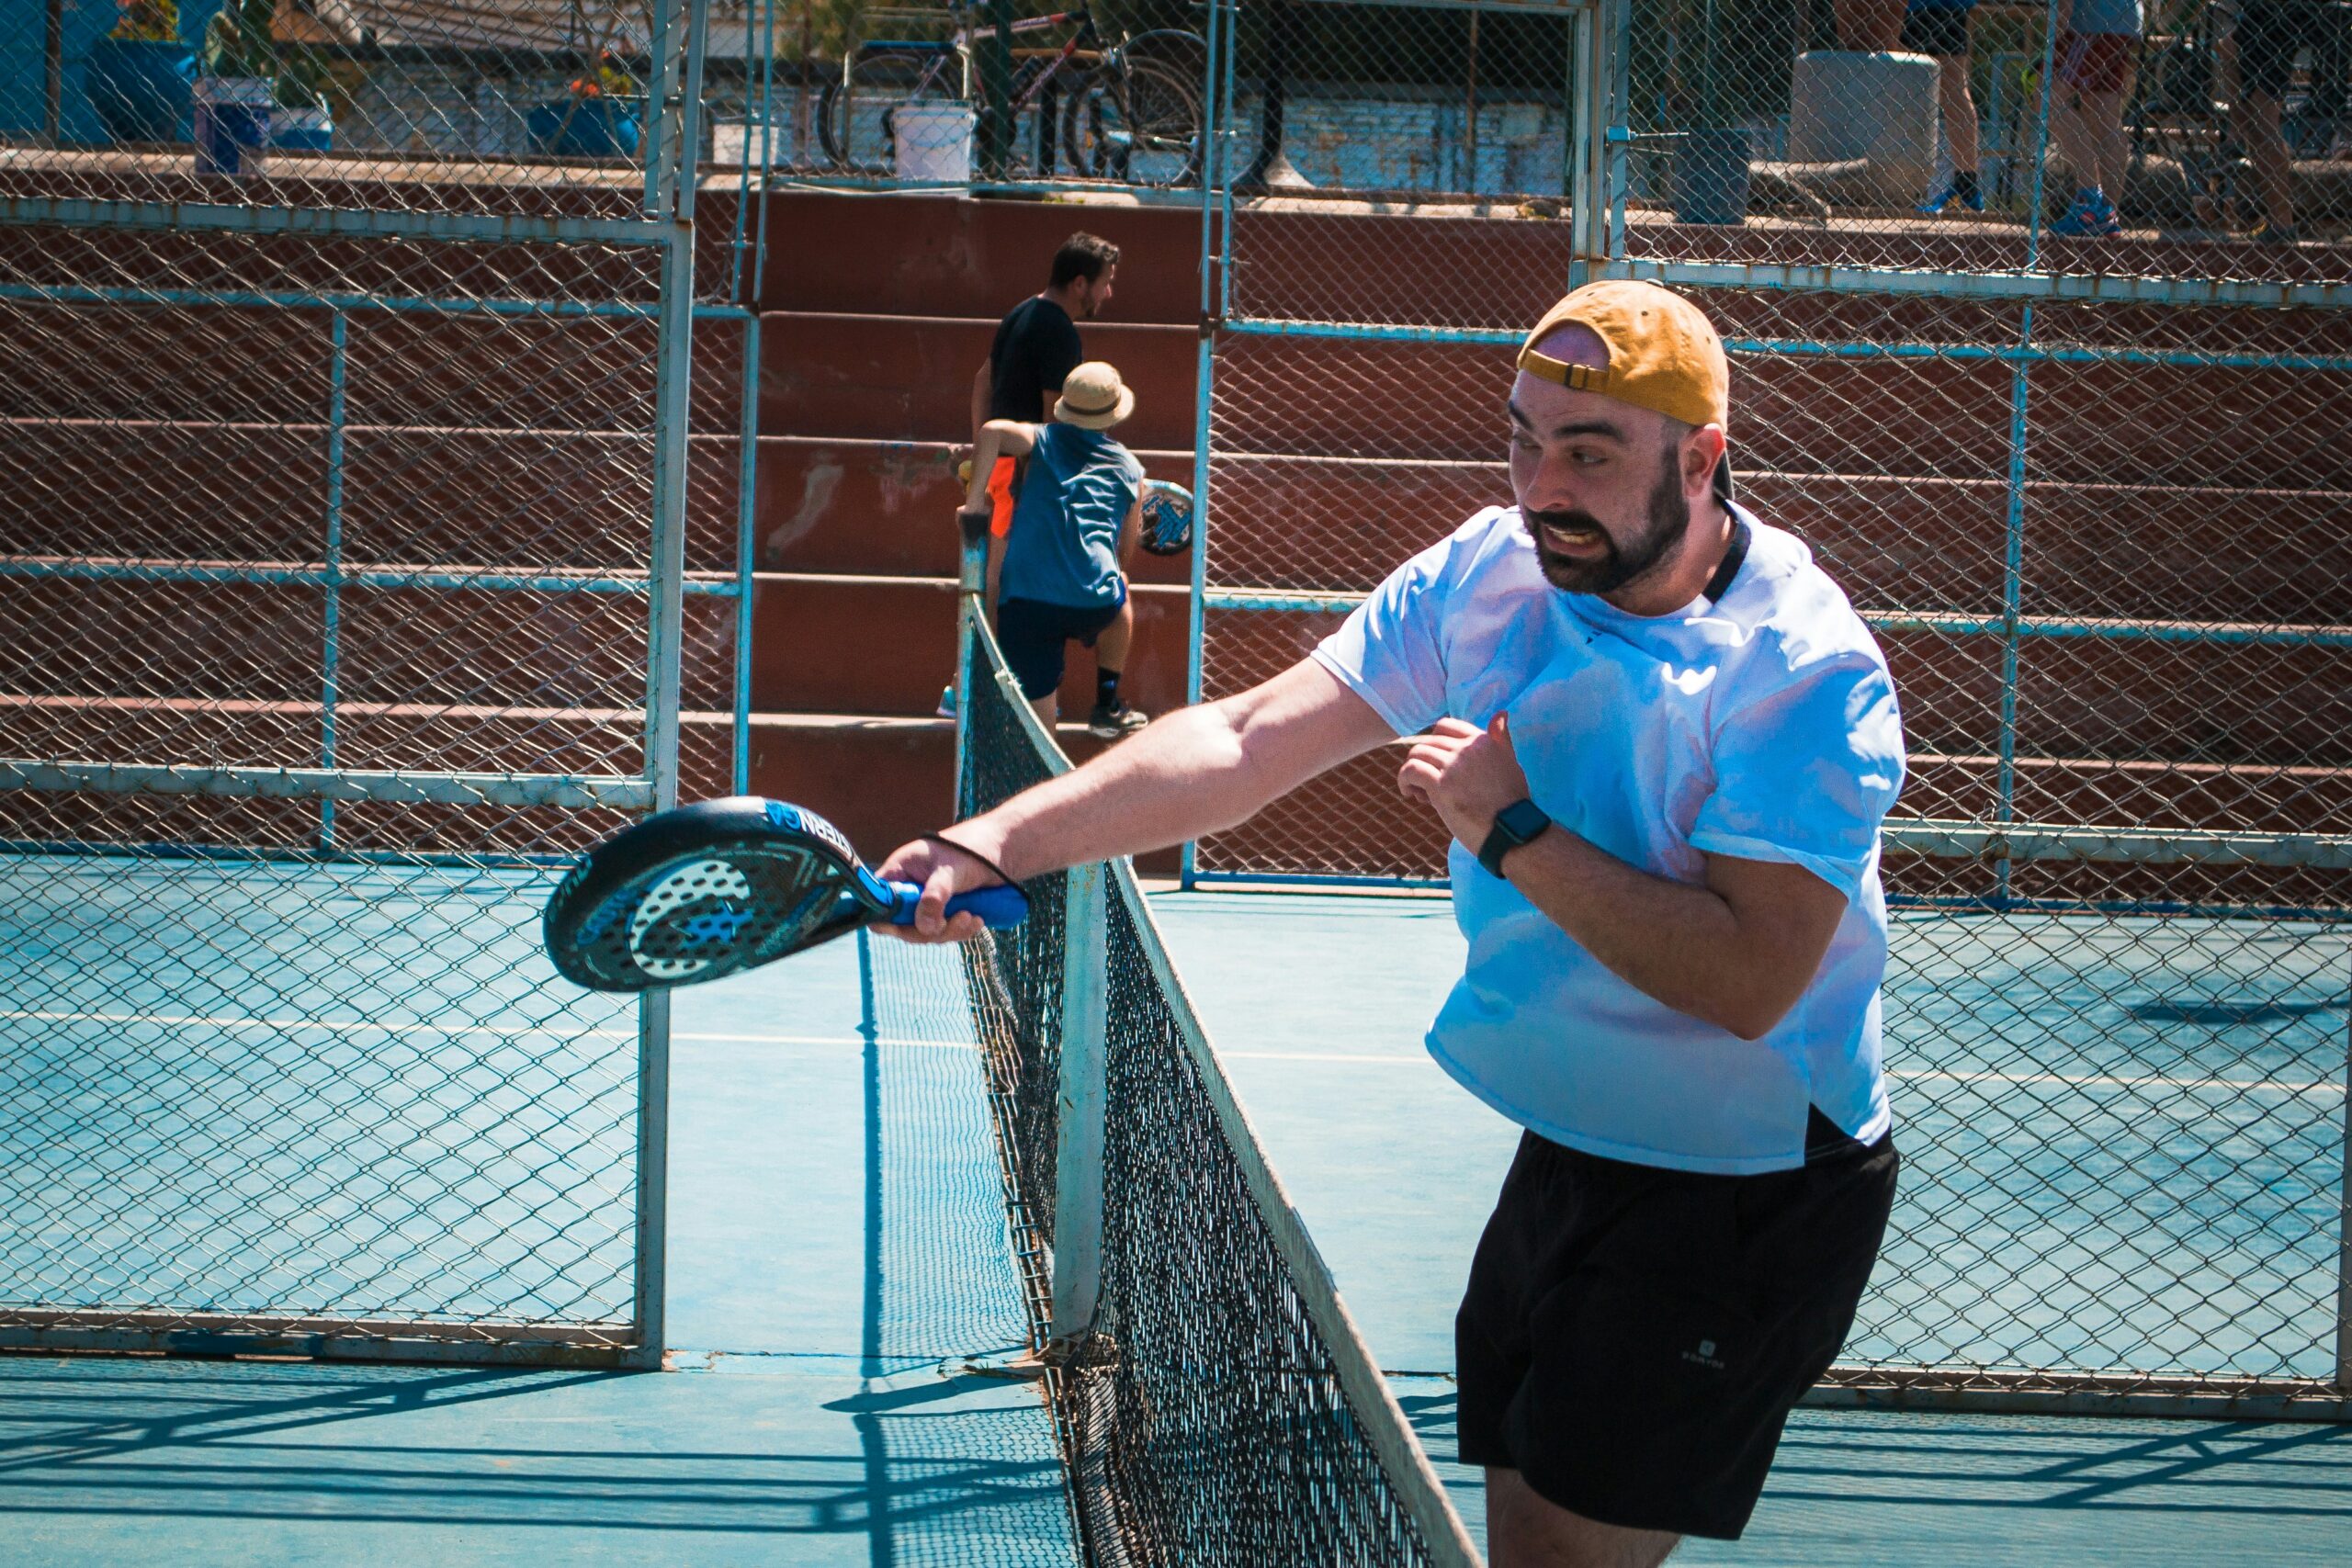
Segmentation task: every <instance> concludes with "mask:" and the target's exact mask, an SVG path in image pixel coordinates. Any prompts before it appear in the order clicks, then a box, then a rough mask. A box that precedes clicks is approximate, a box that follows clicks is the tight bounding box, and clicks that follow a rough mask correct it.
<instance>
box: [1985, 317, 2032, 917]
mask: <svg viewBox="0 0 2352 1568" xmlns="http://www.w3.org/2000/svg"><path fill="white" fill-rule="evenodd" d="M2032 340H2033V307H2032V306H2030V305H2027V306H2024V307H2022V308H2021V309H2020V311H2019V324H2018V346H2019V347H2020V348H2023V347H2027V346H2030V344H2031V343H2032ZM2031 370H2032V367H2031V365H2030V363H2029V362H2028V361H2027V360H2026V359H2025V358H2024V357H2023V356H2019V357H2018V360H2017V361H2016V362H2015V363H2014V364H2012V365H2011V366H2010V367H2009V471H2008V493H2007V508H2006V511H2005V513H2004V519H2005V520H2004V522H2003V525H2002V529H2001V540H2002V544H2001V713H2000V721H1999V722H2000V733H1999V736H1998V738H1997V740H1996V747H1995V758H1996V761H1995V764H1994V766H1995V770H1996V772H1995V777H1994V796H1995V805H1994V811H1995V819H1996V821H1998V822H1999V823H2000V824H2001V825H2002V826H2003V827H2007V826H2008V825H2009V824H2010V823H2012V822H2015V821H2016V820H2017V773H2018V616H2019V615H2021V614H2022V612H2023V610H2024V607H2025V473H2026V460H2025V449H2026V441H2027V438H2028V431H2029V428H2030V426H2029V423H2028V413H2029V409H2028V402H2027V399H2028V394H2029V392H2030V373H2031ZM2009 870H2010V864H2009V857H2008V856H2007V854H2004V855H2002V856H2000V857H1999V858H1998V859H1997V860H1996V861H1995V862H1994V863H1993V878H1994V886H1993V893H1994V897H1995V898H1996V900H1997V901H1999V902H2000V903H2002V904H2005V905H2006V904H2007V900H2008V897H2009Z"/></svg>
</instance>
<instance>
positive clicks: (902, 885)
mask: <svg viewBox="0 0 2352 1568" xmlns="http://www.w3.org/2000/svg"><path fill="white" fill-rule="evenodd" d="M882 886H885V887H887V888H888V889H889V890H890V923H891V924H892V925H894V926H910V925H913V924H914V923H915V905H916V903H917V902H918V901H919V900H920V899H921V898H922V888H920V887H918V886H915V885H914V884H913V883H911V882H886V883H884V884H883V885H882ZM967 911H968V912H970V913H972V914H975V915H978V916H979V917H980V923H981V924H982V925H986V926H1017V925H1019V924H1020V923H1021V922H1022V921H1023V920H1025V919H1028V918H1029V898H1028V896H1027V895H1026V894H1024V893H1023V892H1022V891H1021V889H1020V888H1018V887H1015V886H1012V885H1010V884H1001V885H999V886H995V887H983V888H981V889H980V890H979V891H978V892H977V893H958V894H957V895H956V897H953V898H950V899H949V900H947V912H948V913H949V914H951V915H961V914H964V913H966V912H967Z"/></svg>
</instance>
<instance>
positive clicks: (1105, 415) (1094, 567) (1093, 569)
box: [964, 360, 1146, 740]
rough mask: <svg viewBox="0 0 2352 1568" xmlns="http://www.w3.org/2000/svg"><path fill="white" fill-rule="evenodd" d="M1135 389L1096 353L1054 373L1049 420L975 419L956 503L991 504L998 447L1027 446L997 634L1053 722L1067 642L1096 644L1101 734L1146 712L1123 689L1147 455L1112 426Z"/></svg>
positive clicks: (1133, 723)
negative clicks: (1130, 569)
mask: <svg viewBox="0 0 2352 1568" xmlns="http://www.w3.org/2000/svg"><path fill="white" fill-rule="evenodd" d="M1135 406H1136V395H1135V391H1134V389H1132V388H1129V387H1128V386H1126V385H1125V383H1124V382H1122V381H1121V380H1120V378H1119V373H1118V371H1117V370H1116V369H1114V368H1113V367H1111V366H1109V365H1105V364H1103V362H1102V361H1100V360H1094V361H1090V362H1089V363H1087V364H1084V365H1081V366H1080V367H1078V368H1077V369H1075V370H1072V371H1071V372H1070V373H1069V377H1068V378H1067V379H1065V380H1064V382H1063V383H1062V393H1061V397H1060V398H1059V399H1058V400H1057V401H1056V402H1055V404H1054V419H1053V423H1050V424H1024V423H1021V422H1020V421H1018V420H1009V419H992V420H990V421H989V422H988V423H986V424H984V425H982V426H981V427H980V441H979V446H978V448H977V449H976V451H975V452H974V454H973V461H972V479H971V481H970V484H969V486H968V487H967V494H966V496H965V502H964V513H966V514H967V515H968V514H972V513H982V512H985V511H987V510H988V506H989V498H988V488H987V483H986V480H985V476H986V475H987V474H988V473H989V469H990V468H991V466H992V465H993V464H994V462H995V460H996V458H997V457H1027V458H1029V459H1030V462H1029V467H1028V472H1027V474H1026V476H1025V477H1024V478H1023V481H1022V485H1021V492H1020V494H1019V496H1018V497H1017V498H1016V499H1015V501H1014V502H1013V508H1012V528H1011V530H1010V532H1009V534H1008V536H1007V537H1006V539H1005V547H1004V570H1003V573H1002V576H1001V593H1000V597H999V599H998V602H997V611H996V635H997V642H998V644H999V646H1000V647H1001V648H1002V649H1004V661H1005V663H1006V664H1007V665H1008V666H1009V667H1010V668H1011V669H1012V673H1013V675H1014V677H1015V678H1016V679H1018V680H1019V681H1020V682H1021V694H1022V695H1023V696H1024V697H1026V698H1028V699H1029V705H1030V706H1031V707H1033V708H1035V710H1036V712H1037V716H1038V717H1039V718H1040V719H1042V720H1043V721H1045V723H1046V724H1047V725H1051V724H1052V723H1053V722H1054V720H1055V718H1056V716H1057V714H1058V713H1059V704H1058V703H1057V700H1056V697H1055V693H1056V692H1057V691H1058V690H1059V689H1060V686H1061V682H1062V669H1063V660H1064V656H1065V654H1066V652H1067V650H1068V645H1069V644H1070V643H1072V642H1082V643H1084V644H1086V645H1087V646H1088V647H1090V648H1092V649H1094V650H1095V655H1094V669H1095V685H1094V708H1093V711H1092V712H1091V713H1090V714H1089V715H1088V716H1087V720H1086V727H1087V728H1088V729H1089V730H1091V732H1092V733H1094V734H1096V735H1098V736H1101V737H1102V738H1103V739H1106V740H1115V739H1119V738H1120V737H1121V736H1125V735H1132V734H1134V733H1135V732H1136V730H1138V729H1141V728H1143V727H1144V724H1145V722H1146V716H1145V715H1143V714H1142V713H1139V712H1137V711H1136V709H1135V708H1134V707H1133V706H1131V705H1128V703H1127V702H1126V701H1125V699H1124V698H1122V697H1121V696H1120V695H1119V675H1120V671H1122V669H1124V668H1125V663H1126V656H1127V649H1128V648H1129V646H1130V645H1131V643H1132V642H1133V639H1134V636H1135V611H1134V607H1133V606H1132V605H1130V604H1128V602H1127V577H1126V572H1125V570H1124V566H1123V563H1124V562H1125V561H1126V560H1127V559H1128V558H1130V557H1131V556H1132V555H1133V553H1134V550H1135V546H1136V538H1137V537H1138V536H1139V535H1140V534H1141V533H1142V530H1143V465H1142V464H1141V463H1140V462H1137V461H1136V456H1135V454H1134V453H1132V452H1130V451H1128V450H1127V449H1126V447H1125V446H1122V445H1120V443H1119V441H1118V439H1117V437H1115V436H1114V435H1112V434H1110V432H1111V430H1112V428H1113V427H1114V426H1115V425H1117V424H1118V423H1120V422H1122V421H1123V420H1125V418H1126V417H1127V416H1128V415H1129V414H1131V413H1133V412H1135Z"/></svg>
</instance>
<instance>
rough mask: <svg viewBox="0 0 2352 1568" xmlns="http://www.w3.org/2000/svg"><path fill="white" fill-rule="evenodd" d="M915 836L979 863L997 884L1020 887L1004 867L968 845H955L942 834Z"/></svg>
mask: <svg viewBox="0 0 2352 1568" xmlns="http://www.w3.org/2000/svg"><path fill="white" fill-rule="evenodd" d="M916 836H917V837H918V838H920V839H921V840H922V841H923V842H924V843H926V844H944V845H945V846H946V847H947V848H949V849H951V850H954V851H955V852H956V853H957V854H959V855H965V856H967V857H968V858H970V859H972V860H976V861H978V862H979V863H981V864H982V865H984V866H986V867H987V868H988V869H989V874H990V875H992V876H994V877H995V878H996V879H997V880H998V881H999V882H1001V883H1003V884H1004V885H1005V886H1007V887H1016V886H1020V885H1019V884H1018V883H1016V882H1014V881H1013V880H1012V876H1011V875H1010V874H1008V873H1007V872H1006V871H1005V869H1004V867H1002V866H1001V865H999V864H997V863H996V862H994V861H992V860H990V859H989V857H988V856H986V855H984V854H982V853H980V852H979V851H978V850H976V849H974V848H972V847H971V846H970V845H969V844H961V843H957V842H956V840H953V839H951V838H949V837H948V836H947V835H946V834H944V833H921V834H918V835H916Z"/></svg>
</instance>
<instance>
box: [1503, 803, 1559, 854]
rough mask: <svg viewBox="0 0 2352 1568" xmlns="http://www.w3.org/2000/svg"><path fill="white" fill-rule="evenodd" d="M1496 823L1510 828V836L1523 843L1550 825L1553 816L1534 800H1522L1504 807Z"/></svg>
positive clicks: (1504, 827)
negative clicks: (1547, 813)
mask: <svg viewBox="0 0 2352 1568" xmlns="http://www.w3.org/2000/svg"><path fill="white" fill-rule="evenodd" d="M1495 825H1496V826H1497V827H1499V828H1503V829H1509V831H1510V836H1511V837H1512V838H1514V839H1517V840H1519V841H1520V842H1521V843H1522V844H1523V843H1525V842H1526V841H1527V840H1530V839H1532V838H1533V837H1535V836H1536V835H1537V834H1538V833H1541V832H1542V831H1544V829H1546V828H1548V827H1550V826H1551V825H1552V818H1550V817H1549V816H1548V815H1546V814H1545V812H1544V808H1543V807H1540V806H1538V805H1536V804H1535V803H1534V802H1533V801H1532V800H1521V801H1518V802H1515V803H1514V804H1512V805H1510V806H1507V807H1503V809H1502V813H1501V815H1499V816H1498V817H1497V818H1495Z"/></svg>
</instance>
